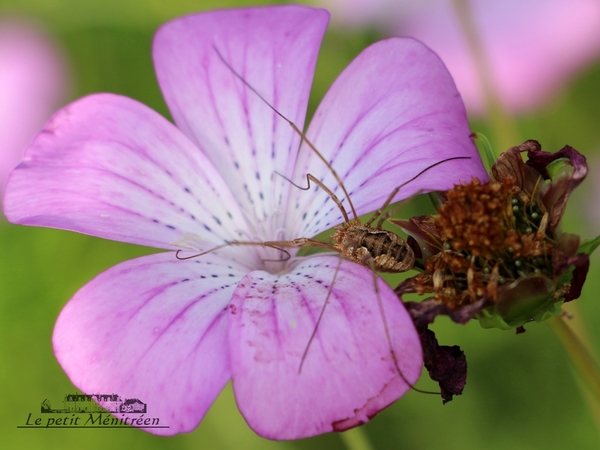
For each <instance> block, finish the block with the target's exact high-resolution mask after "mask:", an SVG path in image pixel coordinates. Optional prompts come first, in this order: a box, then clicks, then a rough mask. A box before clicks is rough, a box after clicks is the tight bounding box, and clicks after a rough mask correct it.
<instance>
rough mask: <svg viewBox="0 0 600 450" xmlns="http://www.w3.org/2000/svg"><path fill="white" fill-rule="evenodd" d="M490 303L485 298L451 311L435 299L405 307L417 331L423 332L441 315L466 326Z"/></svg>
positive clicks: (407, 303) (408, 303) (408, 304)
mask: <svg viewBox="0 0 600 450" xmlns="http://www.w3.org/2000/svg"><path fill="white" fill-rule="evenodd" d="M401 286H402V284H401ZM398 288H400V286H398ZM398 288H396V291H395V292H396V293H398ZM489 303H490V300H489V299H488V298H487V297H485V296H484V297H482V298H480V299H479V300H477V301H476V302H475V303H471V304H468V305H462V306H460V307H458V308H456V309H450V308H448V307H447V306H446V305H444V304H441V303H437V302H436V301H435V299H433V298H428V299H425V300H423V301H422V302H405V303H404V306H405V307H406V309H407V311H408V313H409V314H410V315H411V317H412V319H413V322H414V324H415V326H416V327H417V330H421V329H424V328H426V327H427V325H429V324H430V323H432V322H433V321H434V319H435V317H436V316H439V315H444V316H448V317H450V319H452V320H453V321H454V322H456V323H460V324H465V323H467V322H468V321H469V320H471V319H472V318H473V317H475V315H477V314H478V313H479V312H480V311H481V310H482V309H483V308H485V307H486V306H488V304H489Z"/></svg>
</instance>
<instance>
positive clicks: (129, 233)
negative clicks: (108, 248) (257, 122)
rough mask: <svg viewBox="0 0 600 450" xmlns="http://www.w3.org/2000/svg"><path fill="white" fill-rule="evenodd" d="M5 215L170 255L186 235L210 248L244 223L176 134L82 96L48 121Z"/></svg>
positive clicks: (142, 111)
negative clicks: (157, 248) (141, 246)
mask: <svg viewBox="0 0 600 450" xmlns="http://www.w3.org/2000/svg"><path fill="white" fill-rule="evenodd" d="M5 212H6V216H7V218H8V219H9V220H10V221H12V222H15V223H20V224H24V225H38V226H47V227H54V228H61V229H67V230H73V231H78V232H81V233H86V234H91V235H94V236H100V237H104V238H108V239H114V240H118V241H125V242H131V243H136V244H142V245H149V246H155V247H161V248H177V247H176V246H175V245H173V244H174V243H175V242H177V241H180V240H181V239H182V238H184V236H185V235H186V234H193V235H196V236H198V237H199V238H200V239H202V240H204V241H206V242H208V244H205V245H206V246H207V247H213V246H214V243H218V244H220V243H222V242H223V241H224V240H226V239H232V238H237V239H239V236H237V235H235V233H234V230H237V229H238V228H239V227H240V226H243V224H244V223H245V221H244V219H243V218H242V216H241V213H240V212H239V210H238V208H237V203H236V202H235V200H234V198H233V196H232V195H231V193H230V192H229V190H228V189H227V186H226V185H225V183H224V182H223V181H222V179H221V177H220V176H219V174H218V173H217V172H216V170H215V169H214V168H213V167H212V165H211V164H210V162H208V161H207V160H206V158H205V157H204V156H203V155H202V153H201V152H200V151H199V150H198V149H197V148H196V147H195V146H194V145H193V144H192V143H191V142H190V141H189V140H188V139H187V138H186V137H185V136H184V135H183V134H181V133H180V132H179V131H178V130H177V129H176V128H175V127H174V126H173V125H172V124H171V123H169V122H168V121H167V120H166V119H164V118H163V117H161V116H160V115H158V114H157V113H155V112H154V111H152V110H151V109H149V108H148V107H146V106H144V105H142V104H140V103H138V102H136V101H134V100H131V99H128V98H126V97H120V96H116V95H112V94H99V95H92V96H89V97H85V98H83V99H81V100H79V101H76V102H75V103H72V104H71V105H69V106H67V107H66V108H64V109H63V110H61V111H59V112H58V113H57V114H56V115H55V116H54V117H53V118H52V119H51V121H50V122H49V123H48V124H47V125H46V128H45V129H44V131H43V132H42V133H40V134H39V135H38V136H37V137H36V138H35V140H34V142H33V143H32V144H31V146H30V147H29V148H28V149H27V151H26V153H25V158H24V161H23V162H22V163H21V164H20V165H19V166H18V167H17V169H15V171H14V172H13V173H12V175H11V177H10V179H9V182H8V185H7V192H6V198H5ZM236 223H237V225H236ZM240 224H241V225H240Z"/></svg>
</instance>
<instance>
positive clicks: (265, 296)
mask: <svg viewBox="0 0 600 450" xmlns="http://www.w3.org/2000/svg"><path fill="white" fill-rule="evenodd" d="M339 261H340V260H339V259H338V258H337V257H333V256H315V257H311V258H307V259H306V260H302V261H301V262H300V263H299V264H298V265H297V267H296V268H294V269H293V270H292V271H291V272H290V273H289V274H285V275H281V276H274V275H270V274H268V273H266V272H252V273H251V274H249V275H248V276H247V277H245V278H244V279H243V280H242V281H240V283H239V286H238V289H236V291H235V294H234V297H233V299H232V302H231V305H230V308H231V316H230V321H229V337H230V344H231V347H230V350H231V364H232V366H231V367H232V375H233V387H234V391H235V395H236V399H237V403H238V406H239V408H240V411H241V412H242V414H243V415H244V417H245V418H246V420H247V421H248V423H249V425H250V426H251V427H252V428H253V429H254V430H255V431H256V432H257V433H258V434H260V435H261V436H265V437H268V438H272V439H296V438H301V437H307V436H313V435H316V434H320V433H324V432H327V431H332V430H338V431H339V430H344V429H347V428H351V427H353V426H356V425H360V424H362V423H364V422H366V421H368V420H369V419H370V418H371V417H372V416H374V415H375V414H376V413H377V412H379V411H380V410H381V409H383V408H385V407H386V406H388V405H389V404H390V403H392V402H393V401H394V400H396V399H397V398H399V397H400V396H401V395H403V394H404V393H405V392H406V391H407V390H408V389H409V386H408V385H407V384H406V382H404V381H403V380H402V379H401V378H400V376H399V375H398V372H397V369H396V367H395V365H394V362H393V358H392V353H391V350H390V344H389V342H388V340H387V339H386V332H385V328H384V322H383V318H382V315H381V312H380V308H379V305H378V301H377V297H376V295H375V293H374V286H373V278H372V277H373V275H372V272H371V271H370V270H369V269H367V268H365V267H362V266H359V265H357V264H354V263H351V262H349V261H346V260H342V261H341V266H340V268H339V272H337V277H336V278H335V283H334V286H333V290H332V293H331V296H330V298H329V303H328V305H327V307H326V309H325V312H324V314H323V318H322V321H321V323H320V324H319V327H318V329H317V332H316V334H315V338H314V340H313V341H312V342H311V344H310V347H309V348H308V351H307V354H306V357H305V359H304V361H303V360H302V358H303V354H304V352H305V350H306V349H307V346H308V344H309V341H310V336H311V334H312V333H313V331H314V330H315V326H316V322H317V318H318V316H319V314H320V312H321V309H322V307H323V304H324V302H325V299H326V298H327V292H328V290H329V286H330V284H331V283H332V281H333V279H334V276H335V272H336V268H337V266H338V262H339ZM377 280H378V286H379V291H380V298H381V302H382V304H383V308H384V311H385V313H384V314H385V321H386V322H387V328H388V330H389V333H390V336H391V340H392V344H393V348H394V350H395V354H396V356H397V358H398V363H399V366H400V369H401V371H402V374H403V376H404V377H405V378H406V380H407V381H408V382H409V383H411V384H412V383H414V382H415V381H416V379H417V378H418V376H419V374H420V372H421V368H422V364H423V359H422V354H421V346H420V344H419V337H418V335H417V332H416V331H415V329H414V326H413V324H412V321H411V319H410V317H409V316H408V314H407V312H406V310H405V309H404V307H403V306H402V304H401V303H400V302H398V298H397V297H396V296H395V295H394V293H393V292H392V290H391V289H390V288H389V286H388V285H387V284H385V283H384V282H383V281H382V280H381V279H379V278H377ZM301 364H302V370H301V371H300V366H301Z"/></svg>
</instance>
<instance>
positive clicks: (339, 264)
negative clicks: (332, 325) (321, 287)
mask: <svg viewBox="0 0 600 450" xmlns="http://www.w3.org/2000/svg"><path fill="white" fill-rule="evenodd" d="M341 265H342V257H340V258H339V259H338V263H337V266H336V268H335V272H334V273H333V278H332V280H331V284H330V285H329V289H328V290H327V297H325V302H324V303H323V307H322V308H321V312H320V313H319V318H318V319H317V323H315V327H314V328H313V332H312V334H311V335H310V338H309V339H308V343H307V344H306V348H305V349H304V353H303V354H302V359H301V360H300V367H298V373H300V372H302V366H303V365H304V361H305V360H306V355H308V349H309V348H310V344H312V341H313V340H314V339H315V336H316V334H317V330H318V329H319V325H320V324H321V320H322V319H323V314H325V308H326V307H327V305H328V304H329V298H330V297H331V292H332V291H333V285H334V283H335V279H336V278H337V274H338V272H339V270H340V266H341Z"/></svg>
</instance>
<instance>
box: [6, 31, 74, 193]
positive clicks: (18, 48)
mask: <svg viewBox="0 0 600 450" xmlns="http://www.w3.org/2000/svg"><path fill="white" fill-rule="evenodd" d="M65 84H66V80H65V73H64V68H63V61H62V57H61V55H60V54H59V52H58V50H57V49H56V48H55V47H54V45H53V43H52V42H51V40H50V39H49V38H48V37H47V36H44V35H43V34H42V33H41V32H40V31H39V30H37V29H36V28H35V27H33V26H32V25H31V24H28V23H24V22H23V23H21V22H18V21H10V22H9V21H6V20H4V21H2V22H0V136H1V137H2V138H1V139H0V196H1V195H2V193H3V190H4V184H5V182H6V177H7V176H8V173H9V171H10V170H11V169H12V168H13V167H15V166H16V165H17V164H18V163H19V160H20V159H21V155H22V153H23V150H24V149H25V147H26V146H27V144H28V143H29V142H30V141H31V139H32V138H33V137H34V135H35V133H36V132H38V131H39V130H40V128H41V127H42V126H43V125H44V122H45V121H46V120H48V117H50V115H51V113H52V111H53V109H54V108H56V107H57V106H58V102H59V100H60V98H61V97H62V95H63V94H64V90H65Z"/></svg>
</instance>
